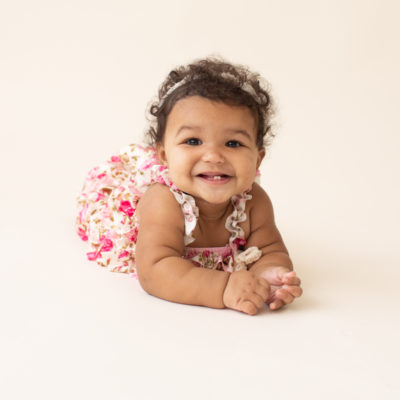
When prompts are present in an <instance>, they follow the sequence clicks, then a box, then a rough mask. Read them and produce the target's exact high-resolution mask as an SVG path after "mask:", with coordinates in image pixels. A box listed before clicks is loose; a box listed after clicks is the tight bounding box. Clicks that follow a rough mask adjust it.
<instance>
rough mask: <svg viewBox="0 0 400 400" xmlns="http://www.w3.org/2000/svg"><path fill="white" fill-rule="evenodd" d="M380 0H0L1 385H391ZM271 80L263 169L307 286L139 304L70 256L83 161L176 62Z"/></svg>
mask: <svg viewBox="0 0 400 400" xmlns="http://www.w3.org/2000/svg"><path fill="white" fill-rule="evenodd" d="M399 11H400V6H399V5H398V2H396V1H395V0H393V1H389V0H369V1H362V0H347V1H344V0H340V1H338V0H335V1H333V0H332V1H327V0H320V1H318V0H308V1H307V0H299V1H278V0H274V1H272V0H264V1H256V0H248V1H246V2H243V1H234V0H229V1H228V0H220V1H216V0H203V1H201V2H200V1H196V2H194V1H184V0H170V1H167V2H165V1H155V2H147V3H146V2H142V1H140V2H139V1H127V0H126V1H122V0H114V1H94V0H93V1H89V0H79V1H77V0H71V1H68V2H65V1H51V0H48V1H45V0H35V1H27V0H26V1H18V0H15V1H11V0H5V1H2V2H1V4H0V57H1V58H0V110H1V111H0V115H1V116H0V132H1V147H0V166H1V182H2V189H1V198H0V201H1V208H0V213H1V220H0V221H1V222H0V243H1V256H2V260H1V270H2V274H1V280H0V282H1V283H0V285H1V286H0V296H1V308H2V310H1V317H0V318H1V319H0V321H1V324H2V328H1V330H0V337H1V345H0V346H1V347H0V354H1V358H0V360H1V361H0V369H1V371H0V379H1V381H2V382H1V384H0V396H1V397H2V398H4V399H7V400H8V399H26V398H31V399H50V398H58V399H71V398H76V399H84V398H85V399H86V398H96V399H106V398H110V397H112V398H114V399H117V400H119V399H157V398H161V397H163V398H166V399H183V398H190V399H204V398H208V399H239V398H240V399H241V398H244V396H246V398H259V397H262V398H264V397H265V398H271V399H285V400H286V399H289V398H291V397H295V398H297V399H299V398H300V399H303V398H304V399H319V398H324V399H335V400H336V399H338V398H342V399H360V398H364V399H376V398H378V397H379V398H384V399H388V400H389V399H397V398H399V395H400V387H399V383H398V359H399V356H400V351H399V346H398V337H399V334H400V332H399V327H400V323H399V320H400V318H399V311H398V307H399V305H400V296H399V290H398V285H399V282H400V272H399V270H400V257H399V254H398V247H399V244H400V243H399V233H398V226H399V223H400V218H399V204H400V201H399V200H400V199H399V197H400V196H399V193H400V190H399V184H398V180H399V179H398V175H399V150H398V149H399V145H400V140H399V127H400V124H399V113H398V108H399V105H400V104H399V100H398V99H399V91H400V80H399V76H398V71H399V70H400V56H399V44H398V39H399V35H400V28H399V27H398V23H397V22H398V21H397V20H398V15H399ZM213 54H219V55H221V56H223V57H226V58H227V59H228V60H230V61H232V62H237V63H243V64H246V65H249V66H250V67H251V68H252V69H254V70H256V71H258V72H260V73H261V74H262V75H263V76H264V77H265V78H266V79H267V80H268V81H269V82H270V83H271V85H272V90H273V94H274V97H275V100H276V104H277V109H278V115H277V118H276V121H275V132H276V134H277V137H276V140H275V141H274V143H273V145H272V146H271V148H270V149H269V150H268V153H267V159H266V160H265V161H264V162H263V165H262V168H261V170H262V183H263V186H264V187H265V189H266V190H267V192H268V193H269V194H270V196H271V198H272V201H273V203H274V207H275V213H276V219H277V223H278V226H279V228H280V230H281V233H282V235H283V237H284V239H285V241H286V244H287V246H288V248H289V251H290V253H291V256H292V258H293V260H294V262H295V267H296V269H297V271H298V273H299V275H300V276H301V277H302V279H303V288H304V296H303V297H302V298H301V299H300V300H298V301H297V302H296V303H294V304H293V305H291V306H290V307H288V308H286V309H283V310H282V311H279V312H276V313H271V312H269V311H267V310H265V311H264V312H262V313H261V314H259V315H258V316H256V317H249V316H246V315H244V314H240V313H236V312H234V311H231V310H212V309H206V308H202V307H192V306H185V305H177V304H173V303H169V302H165V301H161V300H158V299H156V298H153V297H151V296H149V295H147V294H146V293H144V292H143V290H142V289H141V288H140V286H139V284H138V283H137V281H135V280H134V279H131V278H128V277H127V276H126V275H122V274H112V273H109V272H108V271H106V270H104V269H101V268H99V267H97V266H96V265H95V264H94V263H91V262H89V261H87V260H86V257H85V252H86V251H88V249H87V247H86V246H85V244H83V243H81V242H80V241H79V239H78V237H77V236H76V235H75V233H74V227H73V224H74V217H75V196H76V194H77V192H78V191H79V189H80V187H81V185H82V182H83V177H84V175H85V174H86V172H87V170H88V169H89V168H91V167H92V166H94V165H96V164H97V163H99V162H102V161H103V160H105V159H106V158H107V157H108V156H109V155H110V154H111V153H112V152H114V151H116V150H118V149H119V148H120V147H122V146H124V145H126V144H128V143H130V142H138V141H141V140H142V137H143V132H144V130H145V127H146V119H145V110H146V107H147V105H148V103H149V101H150V100H151V99H152V97H153V96H154V95H155V94H156V91H157V88H158V86H159V85H160V83H161V81H162V80H163V79H164V77H165V76H166V74H167V73H168V72H169V71H170V69H171V68H173V67H174V66H176V65H179V64H182V63H186V62H189V61H191V60H193V59H196V58H200V57H204V56H207V55H213Z"/></svg>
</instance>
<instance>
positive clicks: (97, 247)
mask: <svg viewBox="0 0 400 400" xmlns="http://www.w3.org/2000/svg"><path fill="white" fill-rule="evenodd" d="M154 183H161V184H164V185H167V186H168V187H169V189H170V190H171V192H172V193H173V195H174V196H175V198H176V200H177V201H178V203H179V204H180V206H181V209H182V212H183V215H184V218H185V237H184V243H185V251H184V254H182V257H184V258H186V259H188V260H191V261H192V263H193V264H194V265H196V266H198V267H205V268H212V269H218V270H224V271H227V272H233V271H237V270H240V269H245V268H246V267H247V265H249V264H251V263H253V262H255V261H256V260H257V259H258V258H259V257H260V256H261V251H260V250H259V249H258V248H257V247H251V248H248V249H247V250H246V251H243V249H244V246H245V244H246V240H245V238H244V231H243V229H242V228H241V227H240V226H239V224H240V223H241V222H243V221H245V219H246V214H245V205H246V201H247V200H249V199H251V195H249V194H248V193H247V192H245V193H243V194H240V195H235V196H233V197H232V204H233V207H234V211H233V213H232V214H231V215H230V216H229V217H228V218H227V219H226V223H225V228H226V229H227V230H228V231H229V232H231V237H230V239H229V243H228V244H227V245H226V246H224V247H211V248H196V247H188V245H189V244H190V243H192V242H194V241H195V239H194V237H193V235H192V234H193V230H194V228H195V226H196V223H197V218H198V215H199V211H198V208H197V206H196V204H195V200H194V198H193V197H192V196H190V195H188V194H186V193H184V192H182V191H180V190H179V189H178V188H177V187H176V186H175V185H174V184H173V183H172V182H171V181H170V179H169V177H168V169H167V167H166V166H164V165H162V164H160V162H159V160H158V159H157V156H156V152H155V149H154V148H152V147H142V146H140V145H135V144H131V145H129V146H127V147H126V148H124V149H122V150H121V151H120V153H119V154H118V155H114V156H112V157H111V158H110V159H109V160H108V161H107V162H106V163H105V164H103V165H101V166H98V167H95V168H93V169H92V170H90V171H89V174H88V175H87V177H86V180H85V182H84V185H83V188H82V191H81V193H80V194H79V195H78V208H79V214H78V217H77V220H76V226H77V232H78V235H79V236H80V237H81V239H82V240H84V241H88V242H89V243H90V246H91V251H90V252H88V253H87V257H88V259H89V260H93V261H96V262H97V264H99V265H100V266H103V267H107V268H108V269H109V270H110V271H113V272H125V273H130V274H131V276H136V272H135V249H136V238H137V234H138V229H139V224H138V220H137V216H136V207H137V204H138V201H139V200H140V198H141V197H142V195H143V194H144V192H145V191H146V190H147V189H148V188H149V186H150V185H152V184H154Z"/></svg>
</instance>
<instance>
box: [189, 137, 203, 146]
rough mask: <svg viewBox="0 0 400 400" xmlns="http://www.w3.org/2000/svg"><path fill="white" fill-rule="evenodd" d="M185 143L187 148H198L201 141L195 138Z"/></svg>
mask: <svg viewBox="0 0 400 400" xmlns="http://www.w3.org/2000/svg"><path fill="white" fill-rule="evenodd" d="M185 143H186V144H188V145H189V146H198V145H200V144H201V140H200V139H196V138H190V139H188V140H186V142H185Z"/></svg>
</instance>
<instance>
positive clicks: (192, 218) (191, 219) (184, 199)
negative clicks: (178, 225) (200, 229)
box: [169, 184, 199, 246]
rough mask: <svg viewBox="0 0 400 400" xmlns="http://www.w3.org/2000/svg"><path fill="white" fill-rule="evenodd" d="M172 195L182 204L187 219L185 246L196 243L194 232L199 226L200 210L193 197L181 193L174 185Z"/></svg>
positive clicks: (171, 187) (171, 188)
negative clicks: (197, 225)
mask: <svg viewBox="0 0 400 400" xmlns="http://www.w3.org/2000/svg"><path fill="white" fill-rule="evenodd" d="M169 188H170V190H171V192H172V194H173V195H174V196H175V199H176V201H177V202H178V203H179V204H180V206H181V209H182V212H183V216H184V218H185V237H184V243H185V246H187V245H188V244H190V243H192V242H194V241H195V239H194V237H193V231H194V228H195V227H196V224H197V218H198V217H199V209H198V208H197V206H196V202H195V200H194V198H193V197H192V196H190V195H189V194H186V193H184V192H182V191H180V190H179V189H178V188H177V187H176V186H175V185H174V184H172V185H171V186H170V187H169Z"/></svg>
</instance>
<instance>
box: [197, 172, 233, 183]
mask: <svg viewBox="0 0 400 400" xmlns="http://www.w3.org/2000/svg"><path fill="white" fill-rule="evenodd" d="M197 176H198V177H199V178H202V179H205V180H207V181H211V182H223V181H227V180H229V178H231V176H229V175H225V174H199V175H197Z"/></svg>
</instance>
